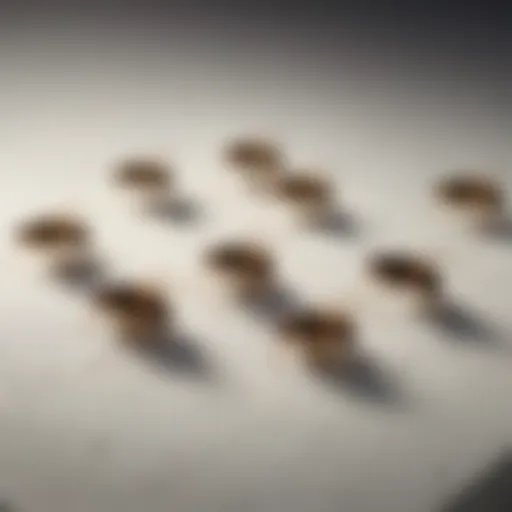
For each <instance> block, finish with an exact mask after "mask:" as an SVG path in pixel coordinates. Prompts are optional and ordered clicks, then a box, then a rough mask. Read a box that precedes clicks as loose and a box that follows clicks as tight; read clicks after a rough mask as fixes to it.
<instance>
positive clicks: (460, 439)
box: [0, 26, 512, 512]
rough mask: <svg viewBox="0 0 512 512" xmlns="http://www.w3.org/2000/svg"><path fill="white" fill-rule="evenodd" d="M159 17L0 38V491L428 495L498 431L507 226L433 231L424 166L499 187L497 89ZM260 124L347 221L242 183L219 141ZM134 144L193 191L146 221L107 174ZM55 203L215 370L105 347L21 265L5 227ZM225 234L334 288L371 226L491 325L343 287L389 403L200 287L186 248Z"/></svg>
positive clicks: (305, 284) (77, 510)
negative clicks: (90, 231) (338, 226)
mask: <svg viewBox="0 0 512 512" xmlns="http://www.w3.org/2000/svg"><path fill="white" fill-rule="evenodd" d="M48 34H50V35H48ZM195 35H196V36H197V34H195ZM159 37H160V36H158V34H156V35H155V34H146V33H138V32H137V31H136V30H134V31H133V32H129V31H126V33H124V32H123V33H121V32H120V33H109V29H108V28H105V27H100V26H98V27H96V28H95V29H94V30H91V31H89V32H88V33H84V34H82V33H80V32H78V33H76V32H75V31H73V30H71V29H69V30H64V29H63V30H61V31H60V32H59V31H55V30H53V31H52V32H49V33H46V32H45V28H44V27H32V29H31V34H30V35H27V34H26V33H23V32H20V33H19V34H18V35H17V36H16V37H15V36H13V35H12V34H10V35H9V37H7V36H6V37H5V38H4V40H3V41H2V45H1V46H0V57H1V58H2V81H1V86H0V87H1V98H0V107H1V111H2V112H1V118H2V119H1V140H0V147H1V151H0V179H1V186H0V220H1V222H2V246H1V255H2V256H1V258H2V272H3V274H2V286H1V288H0V493H1V496H0V497H1V498H4V499H6V500H7V501H9V502H12V504H13V506H15V507H18V508H19V510H22V511H25V512H50V511H51V512H92V511H94V512H107V511H108V512H117V511H123V512H132V511H133V512H136V511H137V512H138V511H140V510H148V511H149V510H150V511H154V512H159V511H164V510H165V511H168V510H173V511H174V512H182V511H197V512H200V511H205V512H217V511H219V512H230V511H233V512H235V511H236V512H252V511H254V512H263V511H265V512H288V511H290V512H291V511H294V512H295V511H304V512H308V511H313V510H315V511H317V512H335V511H340V510H342V511H343V512H358V511H363V512H366V511H368V512H370V511H374V510H375V511H376V510H382V511H394V512H429V511H435V510H437V509H438V507H440V506H441V505H442V504H443V503H444V502H445V500H447V499H448V498H449V497H450V496H452V494H454V493H457V492H458V491H459V490H460V489H461V488H463V487H464V486H465V485H467V484H469V483H470V482H471V480H472V479H473V478H474V477H475V475H476V474H477V473H478V472H480V471H483V470H484V469H485V467H486V465H488V464H490V463H492V461H493V460H494V459H495V458H496V457H498V456H499V455H500V454H501V453H503V451H505V450H506V449H508V448H509V447H510V443H511V441H512V406H511V400H510V389H511V386H512V371H511V370H512V355H511V354H512V352H511V351H512V340H511V339H510V333H511V332H512V321H511V319H510V296H511V293H510V289H511V288H512V266H511V265H510V262H511V261H512V260H511V254H512V243H510V242H509V243H505V242H497V241H492V242H491V241H489V242H486V243H482V242H478V241H477V240H475V239H474V238H472V237H471V236H467V235H464V234H463V233H458V232H457V231H454V230H453V229H452V228H451V227H448V226H447V225H446V224H444V223H441V222H439V221H438V220H437V217H436V212H435V208H433V207H432V205H431V204H430V201H429V196H428V183H429V182H430V181H431V180H432V179H433V178H434V177H435V176H436V175H438V174H439V173H441V172H443V171H445V170H447V169H451V168H460V167H465V166H469V167H476V168H482V169H485V170H489V172H493V173H495V174H496V175H497V176H498V177H500V179H502V180H504V181H505V183H506V184H507V186H508V187H509V191H510V190H512V174H511V173H510V164H511V161H510V151H509V145H508V143H507V140H506V136H507V131H506V125H507V121H506V116H505V113H506V112H501V110H503V109H500V108H499V106H498V105H497V104H496V102H495V100H494V99H493V94H494V92H495V91H493V90H491V88H490V85H489V84H488V83H487V84H486V83H484V82H481V81H479V77H476V76H475V75H474V74H473V75H472V74H471V73H470V71H467V70H466V71H461V70H457V73H458V74H457V73H456V72H455V70H449V69H448V70H444V73H445V74H444V75H435V74H434V70H432V69H427V68H422V67H421V66H419V65H415V64H414V62H411V63H410V70H411V71H410V74H405V73H400V72H399V70H398V68H395V67H393V66H394V64H393V62H384V63H380V65H377V64H378V63H376V62H372V61H371V60H366V61H364V59H363V60H361V61H359V60H358V59H356V58H355V56H354V55H355V54H354V53H351V50H349V49H347V52H345V53H346V54H345V56H343V55H344V54H343V52H341V53H339V54H338V56H337V57H336V59H335V58H334V57H333V56H330V55H328V54H325V53H319V52H316V53H315V51H314V50H310V51H303V52H301V51H299V50H297V51H293V52H292V51H291V50H290V48H289V47H287V46H286V43H285V42H284V41H283V43H282V45H281V46H280V47H279V48H280V50H279V51H278V50H276V49H274V50H273V51H272V52H269V50H268V48H267V49H266V48H265V44H264V42H262V43H261V44H260V45H259V46H252V47H247V48H245V52H246V53H245V54H243V52H242V50H241V49H240V48H236V45H234V44H232V42H225V43H224V46H222V44H221V43H218V45H217V46H214V45H209V44H201V42H200V40H198V39H195V40H194V37H193V36H192V35H191V36H190V37H189V38H187V39H184V38H183V37H182V34H178V35H176V36H175V37H174V39H173V38H172V37H169V38H168V39H159ZM219 55H222V57H219ZM241 55H242V56H241ZM386 66H387V71H386V72H383V71H382V70H383V67H386ZM372 70H373V71H372ZM452 71H453V72H452ZM464 73H466V74H464ZM438 76H443V77H444V78H443V79H441V78H438ZM500 113H501V115H498V114H500ZM502 120H503V121H502ZM258 131H263V132H264V133H266V134H269V135H271V136H275V137H276V138H277V139H278V140H281V141H282V142H283V144H284V145H285V147H286V148H287V150H288V154H289V155H290V157H291V159H292V161H293V162H294V163H295V164H297V165H301V166H302V165H310V164H311V165H315V166H318V167H320V168H323V169H325V170H326V171H327V172H329V173H331V174H332V176H334V177H335V178H336V180H337V182H338V184H339V188H340V196H341V197H342V199H343V200H344V201H345V202H346V204H347V205H348V207H349V208H351V209H353V211H354V213H355V214H356V215H357V216H358V217H359V218H360V223H361V230H360V232H359V233H358V234H357V236H355V237H353V238H350V239H346V240H340V239H335V238H329V237H325V236H324V237H322V236H317V235H312V234H301V233H299V232H297V231H294V230H293V229H292V227H291V226H290V225H289V223H288V222H287V220H286V219H285V218H284V217H282V216H280V214H279V213H278V212H276V211H274V210H273V209H272V208H271V207H269V206H268V205H267V206H266V205H262V204H257V203H256V202H254V201H253V200H252V199H247V198H246V197H244V196H243V195H242V193H241V192H240V190H239V189H238V188H237V186H236V184H234V183H233V182H232V181H231V180H230V178H229V177H228V176H226V174H225V172H224V170H223V169H222V166H221V163H220V160H219V148H220V147H221V145H222V143H223V142H224V141H225V139H226V137H229V136H231V135H237V134H240V133H242V134H243V133H247V132H249V133H253V132H258ZM508 142H509V141H508ZM139 150H140V151H156V152H159V153H161V154H162V155H163V156H165V157H167V158H169V160H170V161H172V162H174V163H175V165H176V168H177V169H178V170H179V173H180V179H181V180H182V181H181V185H182V186H183V189H184V190H185V191H186V192H187V193H188V194H190V195H191V196H193V197H195V198H197V199H198V201H200V203H201V205H202V206H203V208H204V216H203V217H201V218H200V219H199V220H198V223H197V225H194V226H178V227H173V226H170V225H165V224H159V223H156V222H150V221H147V220H144V219H141V218H140V217H138V216H137V215H136V212H133V211H130V210H129V209H128V208H126V206H125V205H123V203H122V202H120V201H118V198H116V196H115V195H114V194H113V193H112V191H111V190H109V188H108V186H107V180H106V178H107V176H108V168H109V165H110V164H111V163H112V161H115V160H116V158H118V157H119V156H124V155H125V154H130V153H132V152H137V151H139ZM51 207H72V208H75V209H76V210H78V211H83V212H84V213H85V214H87V215H88V216H89V217H90V219H91V221H92V222H93V223H94V225H95V227H96V228H97V231H98V245H99V247H100V248H101V250H102V251H103V253H104V254H105V256H106V257H107V258H108V260H109V261H110V262H111V263H112V265H113V268H114V269H115V271H116V272H117V273H118V274H119V275H123V276H134V277H138V276H149V277H151V278H159V279H161V280H163V281H165V282H166V283H169V290H170V294H171V295H172V294H176V295H177V298H176V300H177V301H178V303H179V308H180V312H181V317H182V319H183V323H184V325H185V326H186V328H187V330H188V331H189V332H190V333H191V336H193V337H194V339H196V342H197V344H198V345H199V347H201V351H202V353H203V354H204V357H205V360H206V361H207V362H208V364H209V365H211V366H212V376H211V380H205V379H202V378H193V377H191V376H188V377H186V376H180V375H176V374H175V373H173V372H171V371H163V372H160V373H157V372H155V371H154V370H152V369H151V367H150V366H147V365H145V364H143V363H142V362H139V361H136V360H133V359H131V358H130V357H129V356H127V355H126V354H123V353H122V352H120V351H118V350H116V349H114V348H113V347H112V346H111V344H110V342H109V340H108V339H106V337H105V336H104V334H102V332H101V331H100V330H98V329H97V328H96V327H94V326H93V325H92V324H90V323H89V317H88V316H87V310H86V306H85V302H84V299H83V297H81V296H80V294H78V293H71V292H69V291H66V290H63V289H61V288H59V287H56V286H54V285H52V284H51V283H49V282H47V281H46V280H44V279H43V278H42V277H41V276H40V275H38V274H36V273H34V272H33V271H32V270H31V267H30V266H29V265H28V263H26V262H25V260H24V259H23V258H21V257H20V254H19V253H18V252H17V250H16V249H15V248H14V247H13V244H12V240H11V233H10V229H11V227H12V225H13V222H15V221H16V219H18V218H19V217H20V216H23V215H25V214H26V213H28V212H38V211H42V210H45V209H47V208H51ZM237 233H247V234H256V235H260V236H263V237H266V239H267V240H268V242H269V243H271V244H273V247H275V249H276V251H277V253H278V255H279V258H280V261H281V262H282V264H283V268H284V272H285V274H286V276H287V278H288V279H289V281H290V283H292V284H293V285H294V287H295V288H296V289H297V290H298V291H299V292H300V293H302V294H304V295H306V296H307V297H308V298H310V299H312V300H338V299H339V300H349V298H350V297H351V295H350V293H351V290H352V289H353V284H354V283H355V282H356V281H357V279H358V278H359V275H360V274H359V271H360V263H361V257H362V256H363V255H364V254H365V253H366V252H367V251H368V250H369V249H371V248H372V247H380V246H386V247H388V246H395V245H400V246H403V245H405V246H411V247H418V248H420V249H423V250H427V251H430V252H431V253H432V254H435V255H437V256H438V257H439V258H440V261H441V263H442V265H443V268H444V269H445V271H446V273H447V276H448V280H449V286H450V291H451V293H453V294H454V296H456V297H460V298H461V300H462V301H463V302H464V304H465V305H467V307H468V308H470V309H471V311H474V312H475V315H478V316H479V317H482V318H483V319H485V322H486V323H490V324H492V325H493V328H494V329H495V331H496V332H497V336H498V337H499V338H500V341H499V343H494V342H492V341H486V340H483V339H476V340H469V341H468V340H465V341H464V340H454V339H453V333H451V334H450V333H448V332H441V331H434V330H432V329H427V328H425V327H422V326H419V325H416V324H414V323H411V322H408V321H406V320H403V321H398V320H395V321H393V322H391V321H389V320H386V319H385V318H382V317H379V316H377V315H375V314H374V312H373V311H372V310H370V309H365V308H364V307H363V306H364V305H362V306H361V307H362V309H361V323H362V325H363V336H362V343H363V345H364V346H365V348H366V349H367V350H368V351H369V352H370V353H371V354H372V355H373V357H374V358H375V360H376V361H377V363H378V365H379V367H380V368H381V370H382V372H383V373H384V374H385V375H389V379H390V381H391V382H392V384H391V391H390V393H391V395H392V396H390V397H388V398H390V400H380V401H375V402H369V401H365V400H362V399H360V398H358V397H355V396H352V395H350V394H349V393H348V392H346V391H345V392H344V391H343V390H340V391H337V390H334V389H329V388H326V387H324V386H322V385H321V384H320V383H314V382H311V381H309V380H308V379H307V378H305V377H300V376H296V375H295V376H291V375H288V374H286V373H283V372H282V371H280V367H279V366H277V365H275V364H274V363H273V362H272V361H269V357H268V354H269V350H270V349H271V347H272V341H273V340H272V335H271V332H270V331H269V330H268V329H266V328H265V326H264V325H263V324H260V323H258V322H256V321H254V319H251V318H249V317H247V316H246V315H244V314H243V312H237V311H236V310H234V309H232V308H230V307H229V306H228V305H225V304H223V302H222V301H221V300H219V299H218V298H216V297H215V296H213V295H211V294H208V293H206V290H205V289H204V287H203V286H202V284H201V274H200V271H199V260H198V254H199V249H200V247H202V246H203V245H204V244H206V243H208V241H210V240H213V239H215V238H216V237H217V236H224V235H228V234H229V235H231V234H237Z"/></svg>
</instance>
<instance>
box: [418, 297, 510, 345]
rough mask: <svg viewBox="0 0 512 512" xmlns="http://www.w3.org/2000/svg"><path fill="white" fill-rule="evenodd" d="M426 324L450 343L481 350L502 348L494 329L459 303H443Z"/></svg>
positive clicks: (447, 301)
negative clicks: (462, 344)
mask: <svg viewBox="0 0 512 512" xmlns="http://www.w3.org/2000/svg"><path fill="white" fill-rule="evenodd" d="M428 322H429V323H430V325H431V327H433V328H434V329H437V330H439V331H441V333H442V334H443V335H444V337H447V338H448V339H449V340H451V341H454V342H460V343H464V344H466V345H473V346H481V347H482V348H484V347H488V348H499V347H502V348H504V346H503V344H502V340H501V338H500V336H499V335H498V333H497V332H496V329H495V327H494V326H493V325H491V324H490V322H489V321H487V320H486V319H485V318H482V317H481V316H480V315H479V314H478V313H476V312H474V311H472V310H471V309H470V308H469V307H467V306H465V305H463V304H461V303H455V302H453V301H449V300H446V301H444V302H443V303H441V304H440V305H439V307H437V308H436V309H435V310H434V311H433V312H432V313H431V314H430V315H429V316H428Z"/></svg>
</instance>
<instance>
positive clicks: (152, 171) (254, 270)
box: [16, 138, 506, 368]
mask: <svg viewBox="0 0 512 512" xmlns="http://www.w3.org/2000/svg"><path fill="white" fill-rule="evenodd" d="M222 157H223V161H224V163H225V165H226V167H227V168H228V169H230V170H231V171H232V172H235V173H237V174H238V175H239V177H241V178H242V180H243V181H244V182H245V183H246V184H247V186H248V187H249V189H250V190H251V191H252V192H254V193H256V194H264V195H265V196H266V197H267V198H270V199H271V200H275V201H276V202H279V203H280V204H282V205H285V206H286V207H287V208H288V209H289V211H290V212H291V214H292V215H293V216H295V217H296V218H297V220H298V221H299V222H300V223H302V224H303V225H305V226H313V225H315V224H317V223H321V222H323V221H324V220H326V219H327V218H328V217H329V216H331V215H334V214H335V213H336V211H337V209H338V205H337V201H336V198H335V194H334V190H335V187H334V184H333V183H331V182H330V181H329V179H327V178H325V177H323V176H320V175H318V174H317V173H314V172H312V171H310V172H308V171H295V172H291V171H290V169H289V165H288V164H287V162H286V158H285V156H284V155H283V152H282V151H281V150H280V148H279V146H278V145H276V144H274V143H272V142H269V141H267V140H263V139H258V138H239V139H235V140H232V141H230V142H229V143H228V144H227V145H226V147H225V148H224V151H223V155H222ZM111 179H112V181H111V184H112V186H113V187H116V188H117V189H122V190H124V191H126V192H127V193H129V194H132V195H133V196H134V197H136V199H137V201H138V202H139V205H140V208H141V209H143V210H144V211H147V212H151V211H152V212H155V211H159V210H160V209H165V208H167V207H168V206H169V205H171V204H172V203H173V201H176V200H177V199H178V198H179V197H180V190H179V189H178V187H177V186H176V180H175V175H174V172H173V170H172V169H171V168H170V167H169V166H168V165H167V163H166V162H165V161H162V160H158V159H151V158H131V159H127V160H125V161H122V162H120V163H119V164H118V165H117V166H116V168H115V169H114V170H113V172H112V175H111ZM432 197H433V199H434V200H435V201H437V203H438V204H439V205H440V206H442V207H443V208H444V209H445V210H447V211H449V212H451V213H452V214H456V215H458V216H460V217H461V218H462V219H464V221H468V222H469V223H470V225H471V226H472V228H474V229H475V230H487V229H492V227H493V226H494V225H496V223H499V222H501V221H502V220H503V218H504V217H505V215H506V211H505V209H506V204H505V196H504V192H503V190H502V188H501V186H500V185H499V184H498V183H495V182H494V181H492V180H491V179H487V178H486V177H485V176H479V175H477V174H473V173H460V174H456V175H452V176H449V177H448V178H445V179H443V180H441V181H440V182H438V183H437V184H435V186H434V188H433V190H432ZM16 233H17V240H18V242H19V243H20V244H21V245H22V246H23V247H24V248H25V249H26V250H31V251H34V252H37V253H38V254H40V255H42V256H43V257H44V258H45V261H47V263H48V267H49V270H50V271H51V272H55V273H58V274H59V275H63V274H64V275H72V274H76V273H80V272H82V271H83V270H84V269H85V268H86V267H88V266H90V265H91V263H92V262H93V261H94V260H95V258H97V254H96V253H95V247H94V243H93V234H92V230H91V228H90V226H88V224H87V222H86V221H85V220H84V219H80V218H78V217H75V216H70V215H68V216H66V215H56V214H44V215H41V216H39V217H36V218H32V219H28V220H25V221H24V222H22V223H21V224H20V225H19V226H18V228H17V231H16ZM202 261H203V265H204V268H205V269H206V270H207V272H209V273H210V274H211V275H212V277H214V278H215V279H216V280H217V281H218V282H219V286H222V287H223V288H224V289H225V290H227V291H228V292H229V295H230V297H231V298H232V299H233V301H234V302H235V303H238V304H247V303H250V302H251V301H257V300H259V299H260V298H261V297H264V296H265V295H266V294H268V293H269V292H270V291H271V290H272V289H274V288H275V286H276V283H277V282H278V281H279V279H280V276H279V271H278V266H277V261H276V257H275V255H274V254H273V253H272V250H271V248H269V247H266V246H265V245H264V244H257V243H254V242H247V241H245V240H241V239H239V240H231V241H229V242H226V241H224V242H219V243H217V244H214V245H212V246H210V247H208V248H207V249H206V250H205V251H204V254H203V255H202ZM366 274H367V277H368V278H369V282H371V283H372V284H373V285H374V286H375V287H376V288H379V289H380V290H384V291H385V292H386V293H388V294H390V295H393V294H394V295H395V296H398V295H400V296H402V297H403V296H407V297H408V300H409V301H410V302H411V303H414V308H415V310H417V311H418V312H419V313H421V314H423V315H430V314H433V313H434V312H435V311H436V310H438V309H439V308H440V307H442V304H443V298H444V290H443V279H442V277H443V276H442V275H441V274H440V272H439V269H438V267H437V266H436V265H435V262H432V261H428V260H427V259H426V258H424V257H423V256H420V255H418V254H413V253H410V252H407V251H400V250H398V251H396V252H382V253H379V252H377V253H375V254H372V255H371V256H370V257H369V258H368V260H367V262H366ZM90 300H91V305H92V307H93V308H94V309H95V310H96V311H97V312H99V313H100V314H101V315H102V316H103V317H104V318H106V319H107V321H108V322H109V324H110V325H111V327H112V328H113V329H114V332H115V333H116V334H117V335H118V337H119V339H120V340H122V342H123V343H125V344H129V345H134V346H143V345H147V344H152V343H159V340H161V339H162V336H161V335H162V334H163V333H167V334H171V335H172V333H173V332H174V329H175V328H176V325H177V322H176V318H175V311H174V310H173V307H172V304H169V302H168V301H167V300H166V298H165V294H164V293H163V290H161V289H159V288H158V286H150V285H147V284H141V283H136V282H132V283H130V282H124V283H118V282H116V283H110V282H108V280H107V281H104V282H102V283H101V284H99V285H98V286H97V287H96V288H95V289H94V292H93V293H92V294H91V299H90ZM276 332H277V333H278V336H279V338H280V340H281V341H282V344H283V346H285V347H288V348H289V349H290V350H291V351H292V352H293V353H294V355H297V354H298V355H299V356H300V359H301V361H303V362H304V364H305V365H306V366H308V367H312V368H332V367H337V368H343V367H345V366H346V365H349V364H350V362H351V361H352V360H353V358H354V355H355V354H356V352H357V350H356V349H357V340H358V334H357V326H356V321H355V319H354V317H353V314H352V313H349V312H348V311H343V310H342V309H341V308H340V309H337V310H334V309H332V308H331V309H327V308H323V307H320V306H318V307H314V306H311V307H302V308H298V309H297V310H294V311H290V312H287V313H286V314H284V315H282V317H281V318H279V319H278V321H277V326H276Z"/></svg>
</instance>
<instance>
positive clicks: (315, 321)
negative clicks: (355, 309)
mask: <svg viewBox="0 0 512 512" xmlns="http://www.w3.org/2000/svg"><path fill="white" fill-rule="evenodd" d="M278 334H279V337H280V339H281V340H282V341H283V342H284V345H285V347H286V349H287V350H290V351H291V353H292V354H294V355H298V357H299V359H300V360H302V361H303V362H304V363H305V364H306V366H309V367H311V368H315V369H330V368H333V367H340V366H341V367H343V365H346V364H349V363H350V361H351V360H352V359H353V356H354V348H355V340H356V326H355V322H354V320H353V319H352V317H351V315H349V314H348V313H345V312H343V311H332V310H326V309H321V308H308V309H305V310H303V311H299V312H295V313H292V314H290V315H288V316H287V317H286V318H284V319H283V320H282V321H281V322H280V324H279V325H278Z"/></svg>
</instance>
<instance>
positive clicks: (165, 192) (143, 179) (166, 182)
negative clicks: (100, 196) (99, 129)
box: [113, 157, 176, 209]
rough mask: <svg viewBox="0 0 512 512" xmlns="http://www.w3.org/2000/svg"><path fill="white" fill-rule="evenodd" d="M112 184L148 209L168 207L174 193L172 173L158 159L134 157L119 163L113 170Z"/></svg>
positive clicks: (166, 165)
mask: <svg viewBox="0 0 512 512" xmlns="http://www.w3.org/2000/svg"><path fill="white" fill-rule="evenodd" d="M113 183H114V185H115V186H116V187H118V188H120V189H122V190H125V191H126V192H128V193H130V194H131V195H132V197H134V198H135V199H136V200H137V201H138V202H139V203H141V204H142V205H143V207H147V208H148V209H155V208H159V207H162V206H166V205H168V204H169V203H170V202H171V201H172V199H174V195H175V192H176V191H175V178H174V173H173V172H172V169H171V168H170V166H169V165H168V164H167V163H166V162H165V161H164V160H162V159H159V158H149V157H136V158H130V159H126V160H124V161H122V162H120V163H119V164H118V166H117V167H116V168H115V170H114V173H113Z"/></svg>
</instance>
